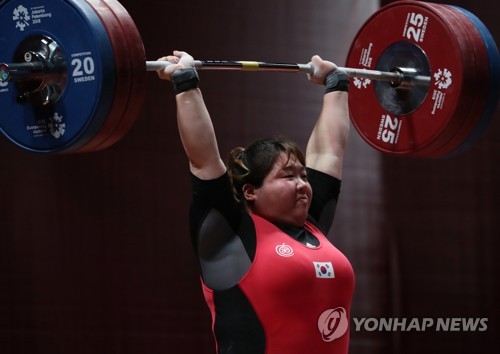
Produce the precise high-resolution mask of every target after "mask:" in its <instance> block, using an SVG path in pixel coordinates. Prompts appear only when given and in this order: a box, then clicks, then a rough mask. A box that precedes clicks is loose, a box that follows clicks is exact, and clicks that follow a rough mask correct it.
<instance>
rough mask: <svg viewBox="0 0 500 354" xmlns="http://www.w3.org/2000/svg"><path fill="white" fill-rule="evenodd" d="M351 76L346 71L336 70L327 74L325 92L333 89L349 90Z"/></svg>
mask: <svg viewBox="0 0 500 354" xmlns="http://www.w3.org/2000/svg"><path fill="white" fill-rule="evenodd" d="M349 83H350V81H349V76H347V73H346V72H345V71H341V70H335V71H332V72H331V73H329V74H328V75H326V79H325V94H326V93H328V92H333V91H345V92H347V91H349Z"/></svg>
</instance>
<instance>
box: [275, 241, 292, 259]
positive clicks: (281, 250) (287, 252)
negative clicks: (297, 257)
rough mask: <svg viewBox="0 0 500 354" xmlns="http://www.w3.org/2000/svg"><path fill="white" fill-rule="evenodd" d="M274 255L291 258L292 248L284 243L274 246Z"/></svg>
mask: <svg viewBox="0 0 500 354" xmlns="http://www.w3.org/2000/svg"><path fill="white" fill-rule="evenodd" d="M276 253H277V254H278V255H280V256H281V257H291V256H293V248H292V247H291V246H289V245H287V244H286V243H283V244H282V245H277V246H276Z"/></svg>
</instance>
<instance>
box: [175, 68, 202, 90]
mask: <svg viewBox="0 0 500 354" xmlns="http://www.w3.org/2000/svg"><path fill="white" fill-rule="evenodd" d="M170 81H171V82H172V85H173V87H174V92H175V94H176V95H178V94H179V93H182V92H184V91H187V90H191V89H194V88H197V87H198V82H199V81H200V78H199V77H198V73H197V72H196V70H195V69H194V68H182V69H179V70H176V71H175V72H174V73H173V74H172V76H171V77H170Z"/></svg>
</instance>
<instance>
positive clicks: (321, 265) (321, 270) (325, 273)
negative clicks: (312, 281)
mask: <svg viewBox="0 0 500 354" xmlns="http://www.w3.org/2000/svg"><path fill="white" fill-rule="evenodd" d="M313 264H314V270H315V271H316V278H326V279H331V278H335V272H334V271H333V266H332V263H331V262H313Z"/></svg>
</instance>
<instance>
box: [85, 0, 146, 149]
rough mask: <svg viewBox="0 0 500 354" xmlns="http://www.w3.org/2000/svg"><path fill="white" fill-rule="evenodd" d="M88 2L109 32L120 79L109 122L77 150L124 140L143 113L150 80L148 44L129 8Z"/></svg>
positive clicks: (95, 0)
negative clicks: (146, 47)
mask: <svg viewBox="0 0 500 354" xmlns="http://www.w3.org/2000/svg"><path fill="white" fill-rule="evenodd" d="M87 2H88V3H89V4H90V5H91V7H92V8H93V9H94V11H95V12H96V14H97V15H98V16H99V18H100V19H101V22H102V23H103V25H104V27H105V28H106V31H107V32H108V36H109V38H110V40H111V44H112V46H113V53H114V56H115V70H116V77H117V82H116V89H115V95H114V99H113V104H112V106H111V108H110V112H109V114H108V118H107V120H106V122H105V123H104V125H103V126H102V128H101V129H100V130H99V131H98V132H97V134H96V135H95V137H94V138H93V139H92V140H90V141H89V142H88V143H87V144H86V145H84V146H82V147H81V148H79V149H77V150H76V152H91V151H99V150H103V149H105V148H108V147H110V146H111V145H113V144H114V143H116V142H117V141H118V140H120V139H121V138H122V137H123V136H124V135H125V134H126V133H127V131H128V130H129V129H130V127H131V126H132V124H133V123H134V121H135V120H136V118H137V116H138V115H139V110H140V108H141V106H142V103H143V101H144V96H145V84H146V55H145V51H144V46H143V44H142V39H141V37H140V34H139V32H138V30H137V27H136V26H135V24H134V22H133V20H132V18H131V17H130V15H129V14H128V12H127V11H126V10H125V8H123V6H122V5H121V4H119V3H118V2H117V1H115V0H106V1H103V0H87Z"/></svg>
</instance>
